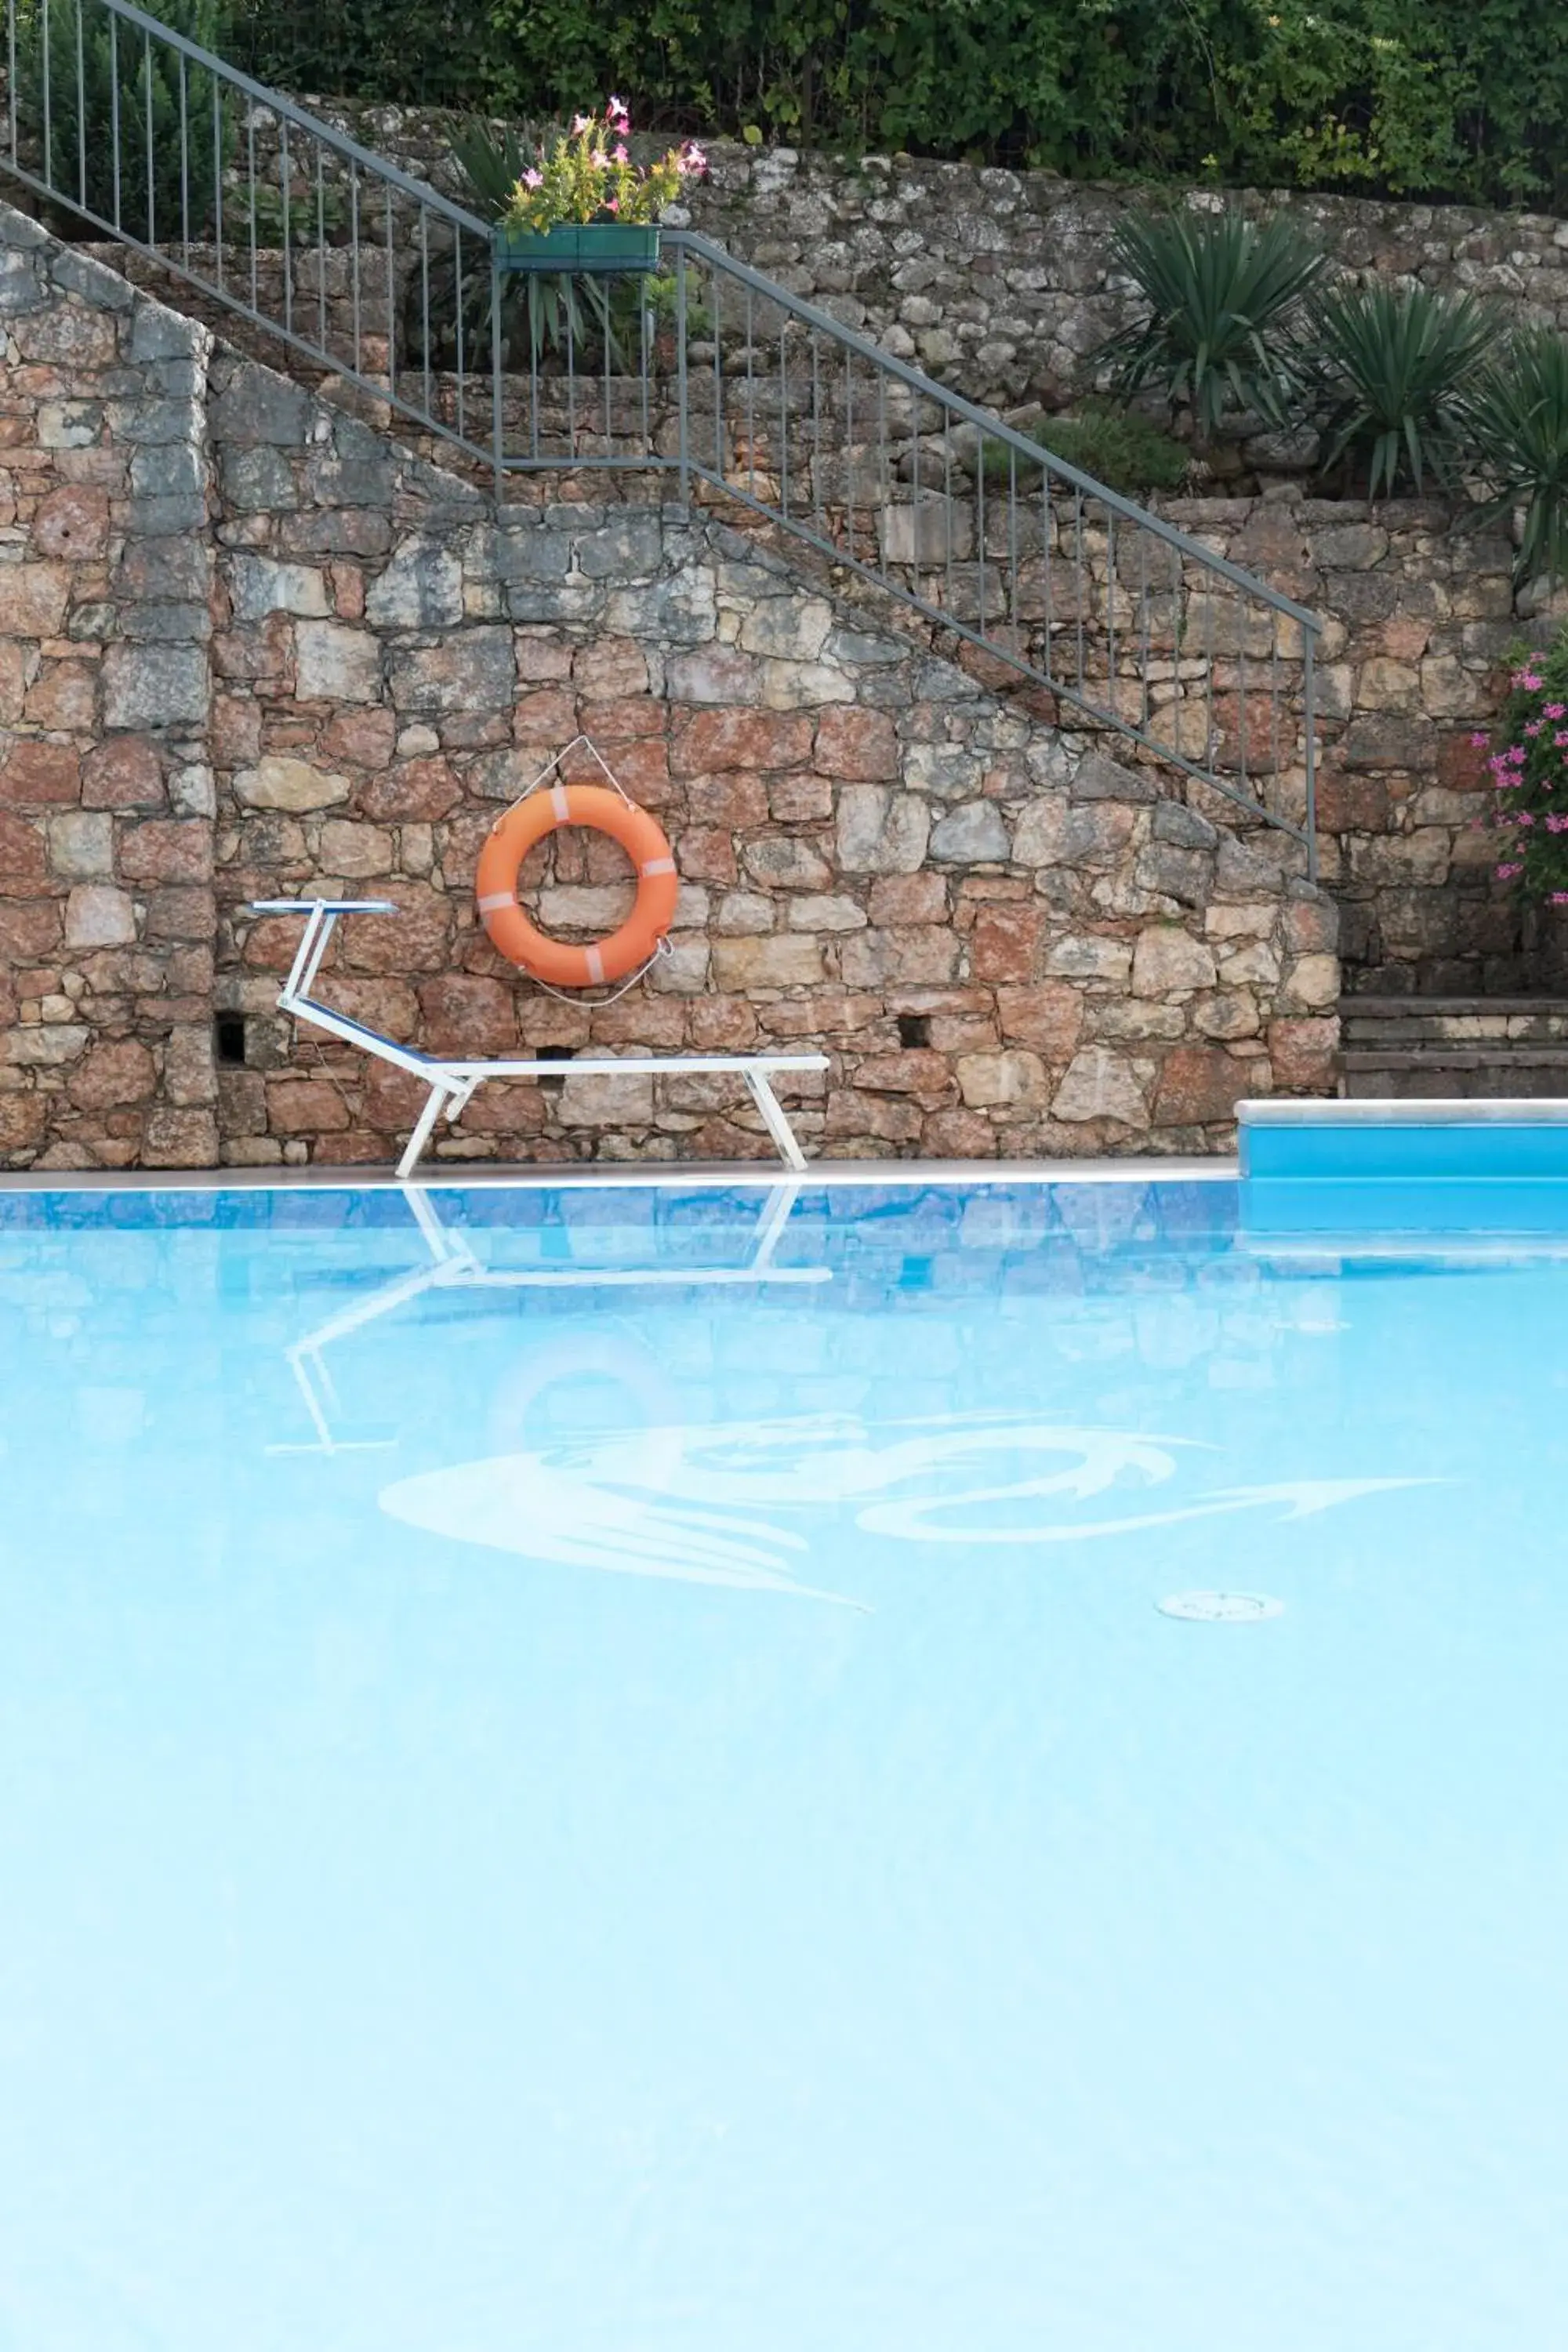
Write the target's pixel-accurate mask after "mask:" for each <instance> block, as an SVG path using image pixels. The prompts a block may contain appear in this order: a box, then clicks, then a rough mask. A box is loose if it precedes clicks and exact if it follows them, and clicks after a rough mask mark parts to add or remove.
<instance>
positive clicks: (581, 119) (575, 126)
mask: <svg viewBox="0 0 1568 2352" xmlns="http://www.w3.org/2000/svg"><path fill="white" fill-rule="evenodd" d="M593 128H594V118H593V116H592V115H591V114H574V116H573V118H572V136H573V138H574V139H581V137H582V136H583V133H584V131H592V129H593Z"/></svg>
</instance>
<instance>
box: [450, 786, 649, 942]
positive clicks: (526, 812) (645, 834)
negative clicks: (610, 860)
mask: <svg viewBox="0 0 1568 2352" xmlns="http://www.w3.org/2000/svg"><path fill="white" fill-rule="evenodd" d="M562 824H591V825H592V826H593V827H594V829H595V832H596V833H607V834H608V835H609V836H610V838H611V840H612V841H618V842H619V843H620V845H621V847H622V848H623V849H624V850H625V851H626V855H627V856H628V857H630V859H631V861H632V864H633V865H634V866H636V867H637V903H636V905H635V906H634V907H633V908H632V911H631V913H630V914H629V915H628V916H627V917H626V921H625V922H624V923H623V924H622V925H621V928H620V929H619V930H618V931H612V932H611V933H610V936H609V938H608V939H606V940H597V941H596V942H595V945H594V946H593V947H591V948H579V947H572V946H570V945H569V944H568V943H567V942H566V941H565V940H550V939H546V938H545V936H544V933H543V932H542V930H539V929H536V927H535V926H534V925H533V924H532V923H531V922H530V921H529V919H528V917H527V916H526V915H525V914H524V913H523V911H522V908H521V907H520V906H519V905H518V903H517V875H518V868H519V866H521V864H522V861H523V859H524V858H525V857H526V856H528V853H529V851H530V850H531V848H532V847H533V845H534V843H535V842H536V841H542V840H543V838H544V836H545V835H546V834H547V833H553V832H554V831H555V828H556V826H557V825H562ZM678 888H679V883H678V881H677V878H676V872H675V860H674V858H673V857H672V856H670V853H669V844H668V841H666V839H665V837H664V835H663V834H662V833H661V832H660V831H659V828H658V825H657V824H655V823H654V821H653V819H652V817H651V816H649V815H648V814H647V810H646V809H640V808H634V807H633V806H632V804H631V803H630V802H629V801H624V800H622V799H621V797H620V795H619V793H611V792H606V791H605V788H604V787H603V785H601V784H559V783H558V784H552V786H551V788H550V790H549V791H548V792H547V793H546V792H538V793H530V794H529V795H528V798H527V799H526V800H523V801H519V803H518V804H517V806H516V807H515V808H510V809H508V811H507V812H506V814H505V815H504V816H502V817H498V818H497V820H496V822H495V824H493V825H492V826H491V827H490V832H489V839H488V840H487V841H486V843H485V845H484V847H483V849H482V850H481V851H480V852H479V872H478V874H477V875H476V876H475V877H474V893H475V896H476V898H478V900H479V914H480V917H481V918H482V919H483V922H484V927H485V929H486V930H487V931H488V932H489V935H490V939H491V940H492V941H493V942H494V944H495V945H496V946H497V947H498V948H499V949H500V951H501V953H502V955H503V956H505V957H506V958H507V960H508V961H509V962H510V963H515V964H519V965H521V968H522V970H523V971H526V972H529V973H531V975H532V977H533V978H534V979H535V980H545V981H549V982H551V983H552V986H553V987H556V988H594V987H596V986H597V984H598V982H600V981H602V980H624V979H625V977H626V973H627V972H628V971H637V968H638V966H639V965H641V964H645V963H647V961H648V959H649V957H650V956H652V955H653V954H654V952H655V950H657V949H658V943H659V941H660V940H662V939H663V937H664V935H665V933H666V931H668V929H669V927H670V924H671V923H672V922H673V921H674V920H675V898H676V892H677V890H678Z"/></svg>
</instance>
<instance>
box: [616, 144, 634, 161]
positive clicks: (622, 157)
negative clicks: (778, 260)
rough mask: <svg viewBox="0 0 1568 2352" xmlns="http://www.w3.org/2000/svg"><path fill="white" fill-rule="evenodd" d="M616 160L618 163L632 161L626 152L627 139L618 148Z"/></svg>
mask: <svg viewBox="0 0 1568 2352" xmlns="http://www.w3.org/2000/svg"><path fill="white" fill-rule="evenodd" d="M630 161H631V158H630V156H629V155H628V153H627V152H626V142H625V140H623V141H622V142H621V144H620V145H619V146H618V147H617V148H616V163H629V162H630Z"/></svg>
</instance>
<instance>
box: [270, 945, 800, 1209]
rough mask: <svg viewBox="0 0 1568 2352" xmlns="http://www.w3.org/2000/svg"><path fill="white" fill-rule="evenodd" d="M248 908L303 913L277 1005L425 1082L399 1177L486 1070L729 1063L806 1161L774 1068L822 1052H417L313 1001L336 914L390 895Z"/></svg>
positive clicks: (613, 1072) (586, 1070)
mask: <svg viewBox="0 0 1568 2352" xmlns="http://www.w3.org/2000/svg"><path fill="white" fill-rule="evenodd" d="M250 912H251V913H252V914H253V915H299V916H302V917H303V918H304V921H305V929H304V931H303V934H302V935H301V937H300V948H299V952H298V954H297V955H296V956H295V958H294V961H293V963H292V964H291V966H290V967H289V977H288V979H287V980H286V981H285V982H284V983H283V985H282V987H281V989H280V990H279V993H278V1003H279V1010H280V1011H281V1012H284V1013H291V1014H292V1015H293V1017H294V1019H295V1020H296V1021H308V1022H310V1024H312V1026H314V1027H315V1028H317V1029H324V1030H325V1031H326V1033H327V1034H328V1035H329V1036H330V1037H341V1038H342V1041H343V1043H344V1045H357V1046H359V1048H360V1049H361V1051H362V1052H363V1053H366V1054H374V1055H375V1057H376V1059H377V1060H378V1061H383V1062H390V1063H391V1065H392V1066H393V1068H394V1069H395V1070H406V1071H407V1072H408V1075H409V1076H410V1077H416V1078H420V1079H423V1081H424V1083H425V1084H426V1086H427V1087H429V1089H430V1094H429V1098H428V1100H427V1101H426V1105H425V1108H424V1109H423V1110H422V1111H421V1112H420V1114H419V1123H418V1125H417V1126H416V1128H415V1130H414V1132H413V1134H412V1135H411V1136H410V1137H409V1139H408V1149H407V1150H406V1151H405V1153H404V1155H403V1157H402V1159H401V1160H399V1161H398V1163H397V1172H398V1175H399V1176H400V1177H402V1178H403V1179H404V1180H405V1181H406V1179H407V1178H408V1177H410V1176H412V1174H413V1173H414V1171H415V1169H416V1167H417V1166H418V1164H419V1159H420V1155H421V1153H422V1152H423V1151H424V1150H425V1147H426V1144H427V1143H428V1142H429V1140H430V1134H431V1130H432V1129H433V1128H434V1127H435V1124H436V1121H437V1118H439V1117H440V1116H441V1114H442V1112H443V1111H445V1113H446V1116H447V1120H448V1121H451V1120H454V1119H458V1118H461V1117H462V1115H463V1111H464V1109H465V1108H466V1107H467V1105H468V1100H469V1097H471V1096H472V1095H473V1093H474V1091H475V1089H476V1088H477V1087H482V1086H483V1085H484V1083H485V1081H486V1080H487V1079H488V1078H563V1077H574V1078H578V1077H584V1078H602V1077H626V1078H633V1077H636V1078H646V1077H650V1076H651V1077H666V1078H675V1077H687V1076H709V1075H712V1074H714V1073H717V1072H722V1071H734V1072H735V1073H736V1074H737V1075H738V1076H742V1077H743V1078H744V1079H745V1081H746V1084H747V1086H748V1087H750V1088H751V1092H752V1101H753V1102H754V1103H755V1104H756V1106H757V1108H758V1109H759V1111H761V1113H762V1115H763V1123H764V1124H765V1126H766V1128H767V1130H768V1133H769V1134H770V1135H771V1136H772V1138H773V1142H774V1143H775V1144H776V1145H777V1147H778V1153H779V1157H780V1159H781V1160H783V1161H784V1165H785V1167H786V1168H795V1169H804V1168H805V1152H804V1151H802V1150H801V1148H800V1145H799V1143H798V1142H797V1141H796V1139H795V1129H793V1128H792V1127H791V1125H790V1123H789V1120H788V1118H786V1117H785V1115H784V1107H783V1105H782V1104H781V1103H780V1101H779V1099H778V1097H777V1096H776V1095H775V1094H774V1093H773V1086H772V1080H773V1076H774V1074H775V1073H776V1072H778V1071H780V1070H825V1069H826V1067H827V1056H826V1054H664V1055H660V1054H654V1055H627V1054H620V1055H586V1054H584V1055H574V1056H573V1057H572V1058H571V1059H570V1060H569V1061H526V1062H524V1061H518V1062H511V1061H502V1062H467V1061H450V1060H448V1059H447V1057H446V1055H439V1054H421V1053H419V1052H418V1051H417V1050H416V1048H415V1047H414V1046H412V1045H395V1043H394V1042H393V1040H392V1039H391V1038H390V1037H384V1036H383V1035H382V1034H381V1033H380V1031H379V1030H375V1029H370V1028H367V1027H366V1026H365V1024H364V1023H363V1021H351V1020H350V1018H349V1016H348V1014H347V1013H334V1012H333V1010H332V1008H331V1005H330V1004H318V1003H316V1001H315V999H314V997H313V996H312V995H311V993H310V991H311V989H312V988H313V987H314V986H315V984H316V977H317V974H318V973H319V972H320V971H321V962H322V960H323V958H324V957H325V955H326V952H327V948H328V945H329V943H330V942H331V936H332V932H333V929H334V928H335V927H336V924H337V922H338V919H339V917H340V916H342V915H395V914H396V912H397V908H396V907H395V906H394V904H393V903H392V901H391V900H390V899H389V898H261V899H258V900H256V901H255V902H253V904H252V906H251V908H250Z"/></svg>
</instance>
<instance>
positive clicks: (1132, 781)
mask: <svg viewBox="0 0 1568 2352" xmlns="http://www.w3.org/2000/svg"><path fill="white" fill-rule="evenodd" d="M1070 789H1071V793H1072V797H1073V799H1074V800H1075V801H1129V802H1131V803H1133V804H1134V805H1136V804H1139V803H1148V802H1150V801H1156V800H1158V799H1159V797H1160V795H1159V793H1158V790H1157V789H1156V787H1155V785H1154V783H1153V782H1152V779H1151V778H1149V777H1148V776H1146V775H1142V774H1141V773H1140V772H1139V771H1138V770H1137V769H1136V768H1124V767H1123V766H1122V765H1121V762H1120V761H1116V760H1112V759H1111V758H1110V756H1109V754H1108V753H1106V752H1104V751H1090V752H1089V754H1088V755H1087V757H1085V758H1084V759H1082V760H1080V761H1079V763H1078V766H1077V768H1076V769H1075V771H1074V772H1073V778H1072V783H1071V787H1070Z"/></svg>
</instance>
